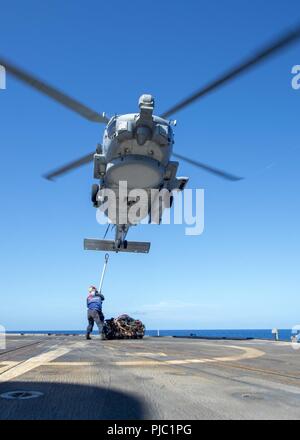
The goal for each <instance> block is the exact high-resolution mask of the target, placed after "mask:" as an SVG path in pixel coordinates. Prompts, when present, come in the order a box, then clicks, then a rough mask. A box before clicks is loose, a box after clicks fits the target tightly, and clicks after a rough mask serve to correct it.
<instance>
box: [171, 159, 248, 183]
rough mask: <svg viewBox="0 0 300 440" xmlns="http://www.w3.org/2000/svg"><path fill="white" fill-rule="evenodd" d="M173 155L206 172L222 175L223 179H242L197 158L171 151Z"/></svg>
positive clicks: (234, 180)
mask: <svg viewBox="0 0 300 440" xmlns="http://www.w3.org/2000/svg"><path fill="white" fill-rule="evenodd" d="M173 156H174V157H177V159H180V160H184V161H185V162H188V163H190V164H191V165H194V166H196V167H198V168H201V169H202V170H204V171H207V172H208V173H211V174H214V175H215V176H218V177H222V178H223V179H226V180H231V181H232V182H236V181H238V180H243V177H238V176H234V175H233V174H230V173H227V172H226V171H223V170H219V169H218V168H214V167H211V166H210V165H206V164H205V163H202V162H198V161H197V160H193V159H190V158H188V157H185V156H181V154H176V153H173Z"/></svg>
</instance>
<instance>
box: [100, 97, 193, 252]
mask: <svg viewBox="0 0 300 440" xmlns="http://www.w3.org/2000/svg"><path fill="white" fill-rule="evenodd" d="M153 105H154V102H153V98H152V96H151V95H143V96H142V97H141V98H140V109H141V111H140V113H133V114H126V115H120V116H113V117H112V118H111V119H110V121H109V123H108V124H107V126H106V128H105V130H104V136H103V145H102V146H101V147H100V148H99V147H98V149H97V152H96V154H95V156H94V177H95V178H96V179H99V181H100V184H99V185H98V187H97V186H96V187H95V186H93V194H92V201H93V203H94V206H95V207H97V208H100V209H101V206H102V204H103V201H104V198H103V190H104V189H109V190H112V191H114V193H115V195H116V199H117V201H118V202H119V199H120V197H125V198H126V200H122V202H123V206H124V202H125V205H126V209H127V210H129V209H130V208H131V206H132V204H133V203H134V202H135V200H133V199H132V198H128V195H127V194H124V192H121V190H120V185H121V183H122V182H123V183H124V182H126V188H127V189H128V192H129V191H131V190H144V191H146V192H147V193H148V196H149V197H148V198H147V202H145V203H147V206H144V209H143V207H142V211H143V212H144V214H145V216H146V215H150V212H151V200H152V199H151V191H152V190H162V189H166V190H167V191H168V192H169V194H171V193H172V191H174V190H183V189H184V187H185V185H186V183H187V181H188V178H178V177H177V176H176V173H177V169H178V162H176V161H171V160H170V157H171V154H172V151H173V144H174V133H173V128H172V122H170V121H167V120H165V119H163V118H161V117H159V116H155V115H153V114H152V112H153ZM159 209H160V214H159V216H158V222H160V221H161V215H162V211H163V207H162V206H160V207H159ZM105 213H106V215H108V217H109V220H110V222H111V223H113V224H115V225H116V241H118V243H119V244H120V243H121V242H122V240H124V239H125V235H126V233H127V231H128V228H129V226H131V225H132V224H134V223H131V222H130V221H128V222H127V223H124V221H122V220H120V214H121V213H120V212H119V211H118V210H116V211H115V212H114V213H113V214H111V213H109V210H107V209H106V211H105ZM118 231H123V233H122V234H120V232H118Z"/></svg>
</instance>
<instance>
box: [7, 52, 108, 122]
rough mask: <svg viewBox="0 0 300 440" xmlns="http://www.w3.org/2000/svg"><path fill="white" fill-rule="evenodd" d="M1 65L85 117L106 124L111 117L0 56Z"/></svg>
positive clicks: (18, 77)
mask: <svg viewBox="0 0 300 440" xmlns="http://www.w3.org/2000/svg"><path fill="white" fill-rule="evenodd" d="M0 65H2V66H4V67H5V69H6V71H7V72H8V73H10V74H11V75H13V76H14V77H16V78H17V79H19V80H20V81H23V82H25V83H26V84H28V85H29V86H31V87H33V88H34V89H36V90H38V91H39V92H41V93H44V94H45V95H47V96H48V97H49V98H52V99H54V101H57V102H59V103H60V104H62V105H64V106H65V107H67V108H69V109H70V110H72V111H74V112H75V113H78V114H79V115H81V116H83V117H84V118H85V119H88V120H89V121H92V122H102V123H105V124H106V123H107V122H108V121H109V119H108V118H107V117H106V116H105V115H102V114H101V113H97V112H95V111H94V110H91V109H90V108H89V107H86V106H85V105H84V104H81V103H80V102H79V101H76V100H75V99H73V98H71V97H70V96H68V95H66V94H65V93H63V92H61V91H60V90H57V89H56V88H54V87H52V86H50V85H49V84H47V83H45V82H44V81H42V80H40V79H38V78H36V77H35V76H33V75H31V74H30V73H28V72H26V71H24V70H23V69H20V68H19V67H17V66H15V65H13V64H11V63H10V62H9V61H7V60H6V59H4V58H1V57H0Z"/></svg>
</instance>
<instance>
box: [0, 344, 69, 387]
mask: <svg viewBox="0 0 300 440" xmlns="http://www.w3.org/2000/svg"><path fill="white" fill-rule="evenodd" d="M55 347H57V346H55ZM52 348H53V347H52ZM71 349H72V348H71V347H70V348H67V347H61V348H56V349H54V350H51V347H50V350H49V351H46V352H45V353H42V354H39V355H37V356H34V357H32V358H29V359H27V360H26V361H24V362H22V363H18V365H16V366H15V367H12V368H10V369H9V370H7V371H5V372H4V373H2V374H1V375H0V383H1V382H7V381H8V380H11V379H15V378H16V377H18V376H21V375H22V374H25V373H28V371H30V370H33V369H34V368H37V367H40V366H41V365H43V364H45V363H47V362H51V361H54V360H55V359H57V358H58V357H60V356H63V355H65V354H67V353H69V352H70V351H71Z"/></svg>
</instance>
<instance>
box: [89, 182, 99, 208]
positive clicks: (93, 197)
mask: <svg viewBox="0 0 300 440" xmlns="http://www.w3.org/2000/svg"><path fill="white" fill-rule="evenodd" d="M99 190H100V186H99V185H98V184H97V183H94V184H93V185H92V191H91V201H92V203H93V206H94V207H95V208H97V207H98V200H97V195H98V192H99Z"/></svg>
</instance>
